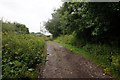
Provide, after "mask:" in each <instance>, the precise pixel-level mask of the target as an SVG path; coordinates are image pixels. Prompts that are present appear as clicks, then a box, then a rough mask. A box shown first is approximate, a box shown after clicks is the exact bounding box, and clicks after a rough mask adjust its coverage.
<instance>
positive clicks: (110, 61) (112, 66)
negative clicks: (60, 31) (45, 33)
mask: <svg viewBox="0 0 120 80" xmlns="http://www.w3.org/2000/svg"><path fill="white" fill-rule="evenodd" d="M55 41H56V42H58V43H60V44H63V45H64V46H65V47H67V48H68V49H70V50H72V51H73V52H75V53H77V54H81V55H82V56H84V57H86V58H89V59H91V60H93V61H94V62H96V63H98V64H99V65H100V66H101V67H102V68H103V69H104V70H105V72H106V74H108V75H111V76H113V77H115V78H120V48H118V47H117V46H116V47H115V46H114V47H113V46H109V45H106V44H91V43H86V44H85V43H84V41H83V40H76V39H75V38H74V36H73V35H65V36H60V37H58V38H57V39H55Z"/></svg>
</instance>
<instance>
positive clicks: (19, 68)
mask: <svg viewBox="0 0 120 80" xmlns="http://www.w3.org/2000/svg"><path fill="white" fill-rule="evenodd" d="M45 48H46V46H45V40H44V39H43V38H41V37H38V36H35V35H30V34H3V38H2V69H3V72H2V73H3V78H33V77H35V72H34V69H33V67H34V66H35V65H36V64H38V63H42V62H45V54H44V53H45Z"/></svg>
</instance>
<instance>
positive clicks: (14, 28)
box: [2, 22, 29, 34]
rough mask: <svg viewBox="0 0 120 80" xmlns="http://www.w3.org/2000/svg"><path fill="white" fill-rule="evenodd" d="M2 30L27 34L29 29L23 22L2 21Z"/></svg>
mask: <svg viewBox="0 0 120 80" xmlns="http://www.w3.org/2000/svg"><path fill="white" fill-rule="evenodd" d="M2 32H3V33H5V32H9V33H13V32H14V33H18V34H20V33H21V34H28V33H29V30H28V28H27V27H26V26H25V25H24V24H20V23H15V22H14V23H10V22H2Z"/></svg>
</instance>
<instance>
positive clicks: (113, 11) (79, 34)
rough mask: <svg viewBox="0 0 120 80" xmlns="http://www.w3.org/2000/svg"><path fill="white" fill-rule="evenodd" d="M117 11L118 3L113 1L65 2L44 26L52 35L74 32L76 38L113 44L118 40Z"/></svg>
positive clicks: (118, 16)
mask: <svg viewBox="0 0 120 80" xmlns="http://www.w3.org/2000/svg"><path fill="white" fill-rule="evenodd" d="M119 13H120V7H119V3H115V2H114V3H95V2H94V3H90V2H89V3H87V2H65V3H64V4H63V5H62V7H60V8H59V9H57V10H54V13H53V14H52V19H51V20H49V21H48V22H46V24H45V26H46V28H47V29H48V30H49V32H51V33H52V34H53V36H54V37H57V36H60V35H66V34H67V35H69V34H72V33H73V32H74V34H75V35H74V36H76V38H77V39H83V40H84V41H93V42H101V43H108V44H111V45H113V44H116V41H120V37H119V36H120V35H119V29H120V28H119V26H120V23H119V21H120V14H119ZM111 36H112V37H111Z"/></svg>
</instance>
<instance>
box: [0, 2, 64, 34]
mask: <svg viewBox="0 0 120 80" xmlns="http://www.w3.org/2000/svg"><path fill="white" fill-rule="evenodd" d="M62 3H63V2H62V1H61V0H0V18H1V17H3V20H4V21H5V20H7V21H10V22H18V23H22V24H25V25H26V26H27V27H28V28H29V31H30V32H39V31H40V22H41V23H42V22H43V21H47V20H48V19H51V17H52V16H51V13H53V10H54V8H59V7H60V6H61V5H62Z"/></svg>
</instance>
